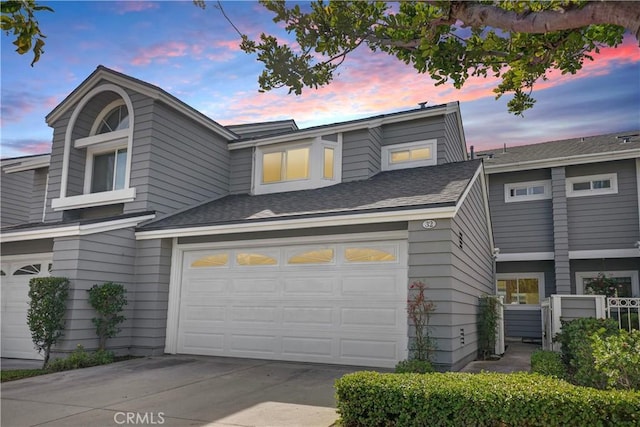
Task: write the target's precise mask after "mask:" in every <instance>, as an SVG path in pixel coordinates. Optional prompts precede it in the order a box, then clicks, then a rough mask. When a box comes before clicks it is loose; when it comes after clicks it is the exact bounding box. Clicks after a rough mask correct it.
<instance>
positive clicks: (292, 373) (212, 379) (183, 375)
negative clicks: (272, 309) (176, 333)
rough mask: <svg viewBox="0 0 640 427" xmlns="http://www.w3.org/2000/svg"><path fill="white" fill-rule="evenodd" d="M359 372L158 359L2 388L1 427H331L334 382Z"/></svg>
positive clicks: (209, 359)
mask: <svg viewBox="0 0 640 427" xmlns="http://www.w3.org/2000/svg"><path fill="white" fill-rule="evenodd" d="M362 369H364V368H358V367H350V366H334V365H320V364H305V363H289V362H274V361H265V360H253V359H235V358H216V357H201V356H160V357H150V358H143V359H134V360H128V361H124V362H119V363H113V364H111V365H105V366H97V367H93V368H86V369H78V370H75V371H67V372H60V373H56V374H49V375H43V376H40V377H34V378H28V379H24V380H20V381H15V382H8V383H3V384H2V390H1V391H2V414H1V424H2V426H3V427H22V426H47V427H53V426H61V427H62V426H64V427H74V426H83V427H85V426H86V427H92V426H96V427H97V426H100V427H103V426H114V427H115V426H131V425H162V426H171V427H173V426H236V427H237V426H322V427H327V426H330V425H332V424H333V423H334V422H335V421H336V419H337V418H338V416H337V414H336V411H335V399H334V389H333V383H334V381H335V380H336V379H337V378H339V377H341V376H342V375H344V374H346V373H349V372H354V371H357V370H362Z"/></svg>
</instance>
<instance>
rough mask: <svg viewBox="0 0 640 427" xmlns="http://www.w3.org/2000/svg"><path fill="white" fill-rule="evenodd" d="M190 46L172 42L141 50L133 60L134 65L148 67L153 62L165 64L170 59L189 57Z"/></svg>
mask: <svg viewBox="0 0 640 427" xmlns="http://www.w3.org/2000/svg"><path fill="white" fill-rule="evenodd" d="M188 50H189V46H188V45H187V44H186V43H184V42H177V41H170V42H167V43H160V44H155V45H153V46H151V47H148V48H141V49H139V51H138V55H137V56H135V57H134V58H133V59H132V60H131V64H132V65H138V66H140V65H148V64H150V63H151V62H154V61H155V62H159V63H165V62H167V59H168V58H175V57H180V56H185V55H187V53H188Z"/></svg>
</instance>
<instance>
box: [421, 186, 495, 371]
mask: <svg viewBox="0 0 640 427" xmlns="http://www.w3.org/2000/svg"><path fill="white" fill-rule="evenodd" d="M484 213H485V209H484V203H483V198H482V191H481V186H480V181H479V180H478V181H477V182H476V183H475V184H474V187H473V189H472V191H471V192H470V193H469V195H468V197H467V199H466V201H465V203H464V204H463V205H462V207H461V208H460V210H459V211H458V214H457V216H456V217H455V218H454V219H453V220H450V219H438V220H437V226H436V228H435V229H430V230H425V229H424V228H423V227H422V221H411V222H409V283H412V282H414V281H418V280H419V281H423V282H425V283H426V285H427V287H428V290H427V297H428V298H429V299H431V300H432V301H434V302H435V304H436V310H435V313H434V314H433V316H432V317H431V327H432V332H433V336H434V338H435V339H436V340H437V345H438V351H437V352H436V355H435V360H434V361H435V363H436V365H437V366H439V367H440V368H443V369H453V370H457V369H460V368H461V367H462V366H464V365H465V364H466V363H467V362H469V361H470V360H473V359H474V358H475V357H476V354H477V331H476V322H477V309H478V301H479V297H480V296H482V295H484V294H494V293H495V285H494V278H493V261H492V257H491V250H492V245H491V242H490V239H489V232H488V229H487V218H486V217H485V215H484ZM460 233H462V236H463V237H462V240H463V247H462V248H460V247H459V236H460ZM414 333H415V331H414V330H413V328H410V338H411V337H412V335H413V334H414Z"/></svg>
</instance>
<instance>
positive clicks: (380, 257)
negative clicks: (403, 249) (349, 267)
mask: <svg viewBox="0 0 640 427" xmlns="http://www.w3.org/2000/svg"><path fill="white" fill-rule="evenodd" d="M344 258H345V261H347V262H349V263H361V262H395V261H397V260H398V257H397V251H396V250H395V248H369V247H360V248H358V247H355V248H354V247H350V248H345V250H344Z"/></svg>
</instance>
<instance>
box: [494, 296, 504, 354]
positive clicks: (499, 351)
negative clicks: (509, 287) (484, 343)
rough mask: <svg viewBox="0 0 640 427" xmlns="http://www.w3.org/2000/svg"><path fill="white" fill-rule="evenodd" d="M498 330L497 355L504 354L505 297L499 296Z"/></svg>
mask: <svg viewBox="0 0 640 427" xmlns="http://www.w3.org/2000/svg"><path fill="white" fill-rule="evenodd" d="M496 300H497V301H498V304H497V305H498V307H497V308H498V328H497V330H496V348H495V354H504V297H503V296H498V297H497V298H496Z"/></svg>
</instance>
